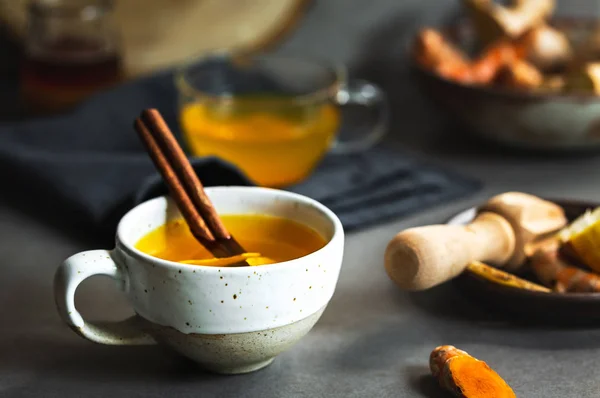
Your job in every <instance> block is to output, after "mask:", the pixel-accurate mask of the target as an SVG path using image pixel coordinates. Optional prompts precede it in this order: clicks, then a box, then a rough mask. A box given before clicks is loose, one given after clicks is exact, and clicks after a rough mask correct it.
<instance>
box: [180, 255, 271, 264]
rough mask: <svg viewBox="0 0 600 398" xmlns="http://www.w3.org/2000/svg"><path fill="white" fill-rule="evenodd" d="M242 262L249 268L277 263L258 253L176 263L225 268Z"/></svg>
mask: <svg viewBox="0 0 600 398" xmlns="http://www.w3.org/2000/svg"><path fill="white" fill-rule="evenodd" d="M244 260H245V261H246V262H247V263H248V264H249V265H251V266H257V265H265V264H273V263H276V262H277V261H275V260H273V259H271V258H269V257H265V256H262V255H261V254H260V253H242V254H239V255H237V256H231V257H223V258H205V259H199V260H183V261H178V262H179V263H181V264H190V265H205V266H209V267H227V266H228V265H232V264H236V263H239V262H240V261H244Z"/></svg>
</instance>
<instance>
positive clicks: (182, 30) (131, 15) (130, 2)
mask: <svg viewBox="0 0 600 398" xmlns="http://www.w3.org/2000/svg"><path fill="white" fill-rule="evenodd" d="M308 3H309V0H116V1H115V17H116V20H117V22H118V24H119V29H120V31H121V36H122V43H123V49H124V57H125V67H126V71H127V73H128V74H129V75H133V76H137V75H140V74H145V73H148V72H151V71H154V70H157V69H161V68H165V67H169V66H172V65H174V64H177V63H180V62H182V61H184V60H186V59H188V58H190V57H193V56H196V55H200V54H202V53H203V52H206V51H209V50H214V49H223V48H226V49H230V48H242V49H253V50H254V49H262V48H265V47H266V46H269V45H272V44H274V43H276V42H277V41H278V40H280V39H281V38H282V37H284V35H285V33H287V32H289V31H290V30H291V29H292V28H293V27H294V26H295V24H296V22H297V21H298V20H299V19H300V17H301V16H302V15H303V11H304V9H305V8H306V6H307V4H308ZM26 4H27V0H0V23H2V24H5V25H7V26H8V27H9V30H10V31H11V32H13V33H14V34H16V36H17V37H18V38H23V36H24V33H25V26H26V16H27V14H26Z"/></svg>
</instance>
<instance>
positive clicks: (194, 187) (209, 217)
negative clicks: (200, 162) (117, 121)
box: [142, 109, 231, 239]
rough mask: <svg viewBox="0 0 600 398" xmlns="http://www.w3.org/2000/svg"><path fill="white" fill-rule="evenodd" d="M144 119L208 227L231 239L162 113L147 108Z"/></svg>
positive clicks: (217, 235)
mask: <svg viewBox="0 0 600 398" xmlns="http://www.w3.org/2000/svg"><path fill="white" fill-rule="evenodd" d="M142 120H144V121H145V122H146V124H147V125H149V126H151V128H152V129H153V131H154V132H155V135H154V138H155V140H156V142H157V144H158V145H159V146H160V148H161V149H162V151H163V153H164V154H165V156H166V157H168V158H170V159H171V160H172V162H171V164H172V165H173V170H174V171H175V173H176V174H177V177H179V180H180V181H181V183H182V184H183V186H184V188H185V191H186V192H187V193H188V195H189V198H190V200H191V202H192V203H193V204H194V206H195V208H196V209H197V210H198V212H199V213H200V215H201V216H202V218H204V220H205V222H206V224H207V225H208V228H210V230H211V231H212V233H213V234H214V236H215V238H216V239H229V238H230V237H231V235H230V234H229V232H228V231H227V229H226V228H225V225H223V223H222V222H221V219H220V218H219V215H218V214H217V211H216V210H215V208H214V207H213V205H212V203H211V202H210V199H208V196H206V193H205V192H204V188H203V186H202V183H201V182H200V180H199V179H198V176H197V175H196V172H195V171H194V169H193V168H192V165H191V164H190V162H188V160H187V157H186V156H185V153H183V150H182V149H181V147H180V146H179V143H178V142H177V140H176V139H175V137H174V136H173V133H172V132H171V130H170V129H169V126H167V123H165V120H164V119H163V118H162V116H161V115H160V113H159V112H158V111H157V110H156V109H146V110H145V111H143V112H142Z"/></svg>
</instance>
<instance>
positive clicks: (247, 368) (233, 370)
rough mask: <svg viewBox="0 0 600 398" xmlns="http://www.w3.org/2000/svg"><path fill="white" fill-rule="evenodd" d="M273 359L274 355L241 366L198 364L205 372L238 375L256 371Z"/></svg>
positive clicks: (270, 362)
mask: <svg viewBox="0 0 600 398" xmlns="http://www.w3.org/2000/svg"><path fill="white" fill-rule="evenodd" d="M274 360H275V357H273V358H269V359H267V360H265V361H260V362H255V363H251V364H246V365H243V366H232V367H218V368H215V367H212V366H202V365H200V366H201V368H202V369H204V370H206V371H207V372H211V373H217V374H223V375H240V374H244V373H252V372H256V371H257V370H261V369H264V368H266V367H267V366H269V365H270V364H272V363H273V361H274Z"/></svg>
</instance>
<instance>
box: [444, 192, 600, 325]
mask: <svg viewBox="0 0 600 398" xmlns="http://www.w3.org/2000/svg"><path fill="white" fill-rule="evenodd" d="M553 202H555V203H557V204H559V205H560V206H562V207H563V209H564V210H565V213H566V215H567V217H568V218H569V220H573V219H575V218H576V217H577V216H579V215H580V214H582V213H584V212H585V211H586V210H587V209H594V208H596V207H598V206H600V203H590V202H583V201H572V200H553ZM475 214H476V209H475V208H471V209H467V210H465V211H463V212H461V213H459V214H457V215H456V216H454V217H452V219H450V220H449V221H448V224H467V223H469V222H471V221H472V220H473V218H474V217H475ZM454 282H455V283H456V286H457V287H458V288H459V290H460V291H461V292H462V293H465V294H466V295H467V296H469V297H470V298H471V299H472V300H473V301H474V302H477V303H480V304H482V305H485V306H488V307H490V308H492V309H494V310H499V311H501V312H503V313H505V314H507V315H509V316H510V317H512V318H514V319H518V320H521V321H524V322H536V323H539V322H542V323H551V324H555V325H560V326H580V325H600V293H567V294H561V293H543V292H536V291H529V290H523V289H517V288H513V287H510V286H504V285H498V284H495V283H492V282H490V281H488V280H487V279H484V278H481V277H480V276H478V275H476V274H474V273H472V272H470V271H468V270H467V271H465V272H463V273H462V274H461V275H460V276H459V277H458V278H455V279H454Z"/></svg>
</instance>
